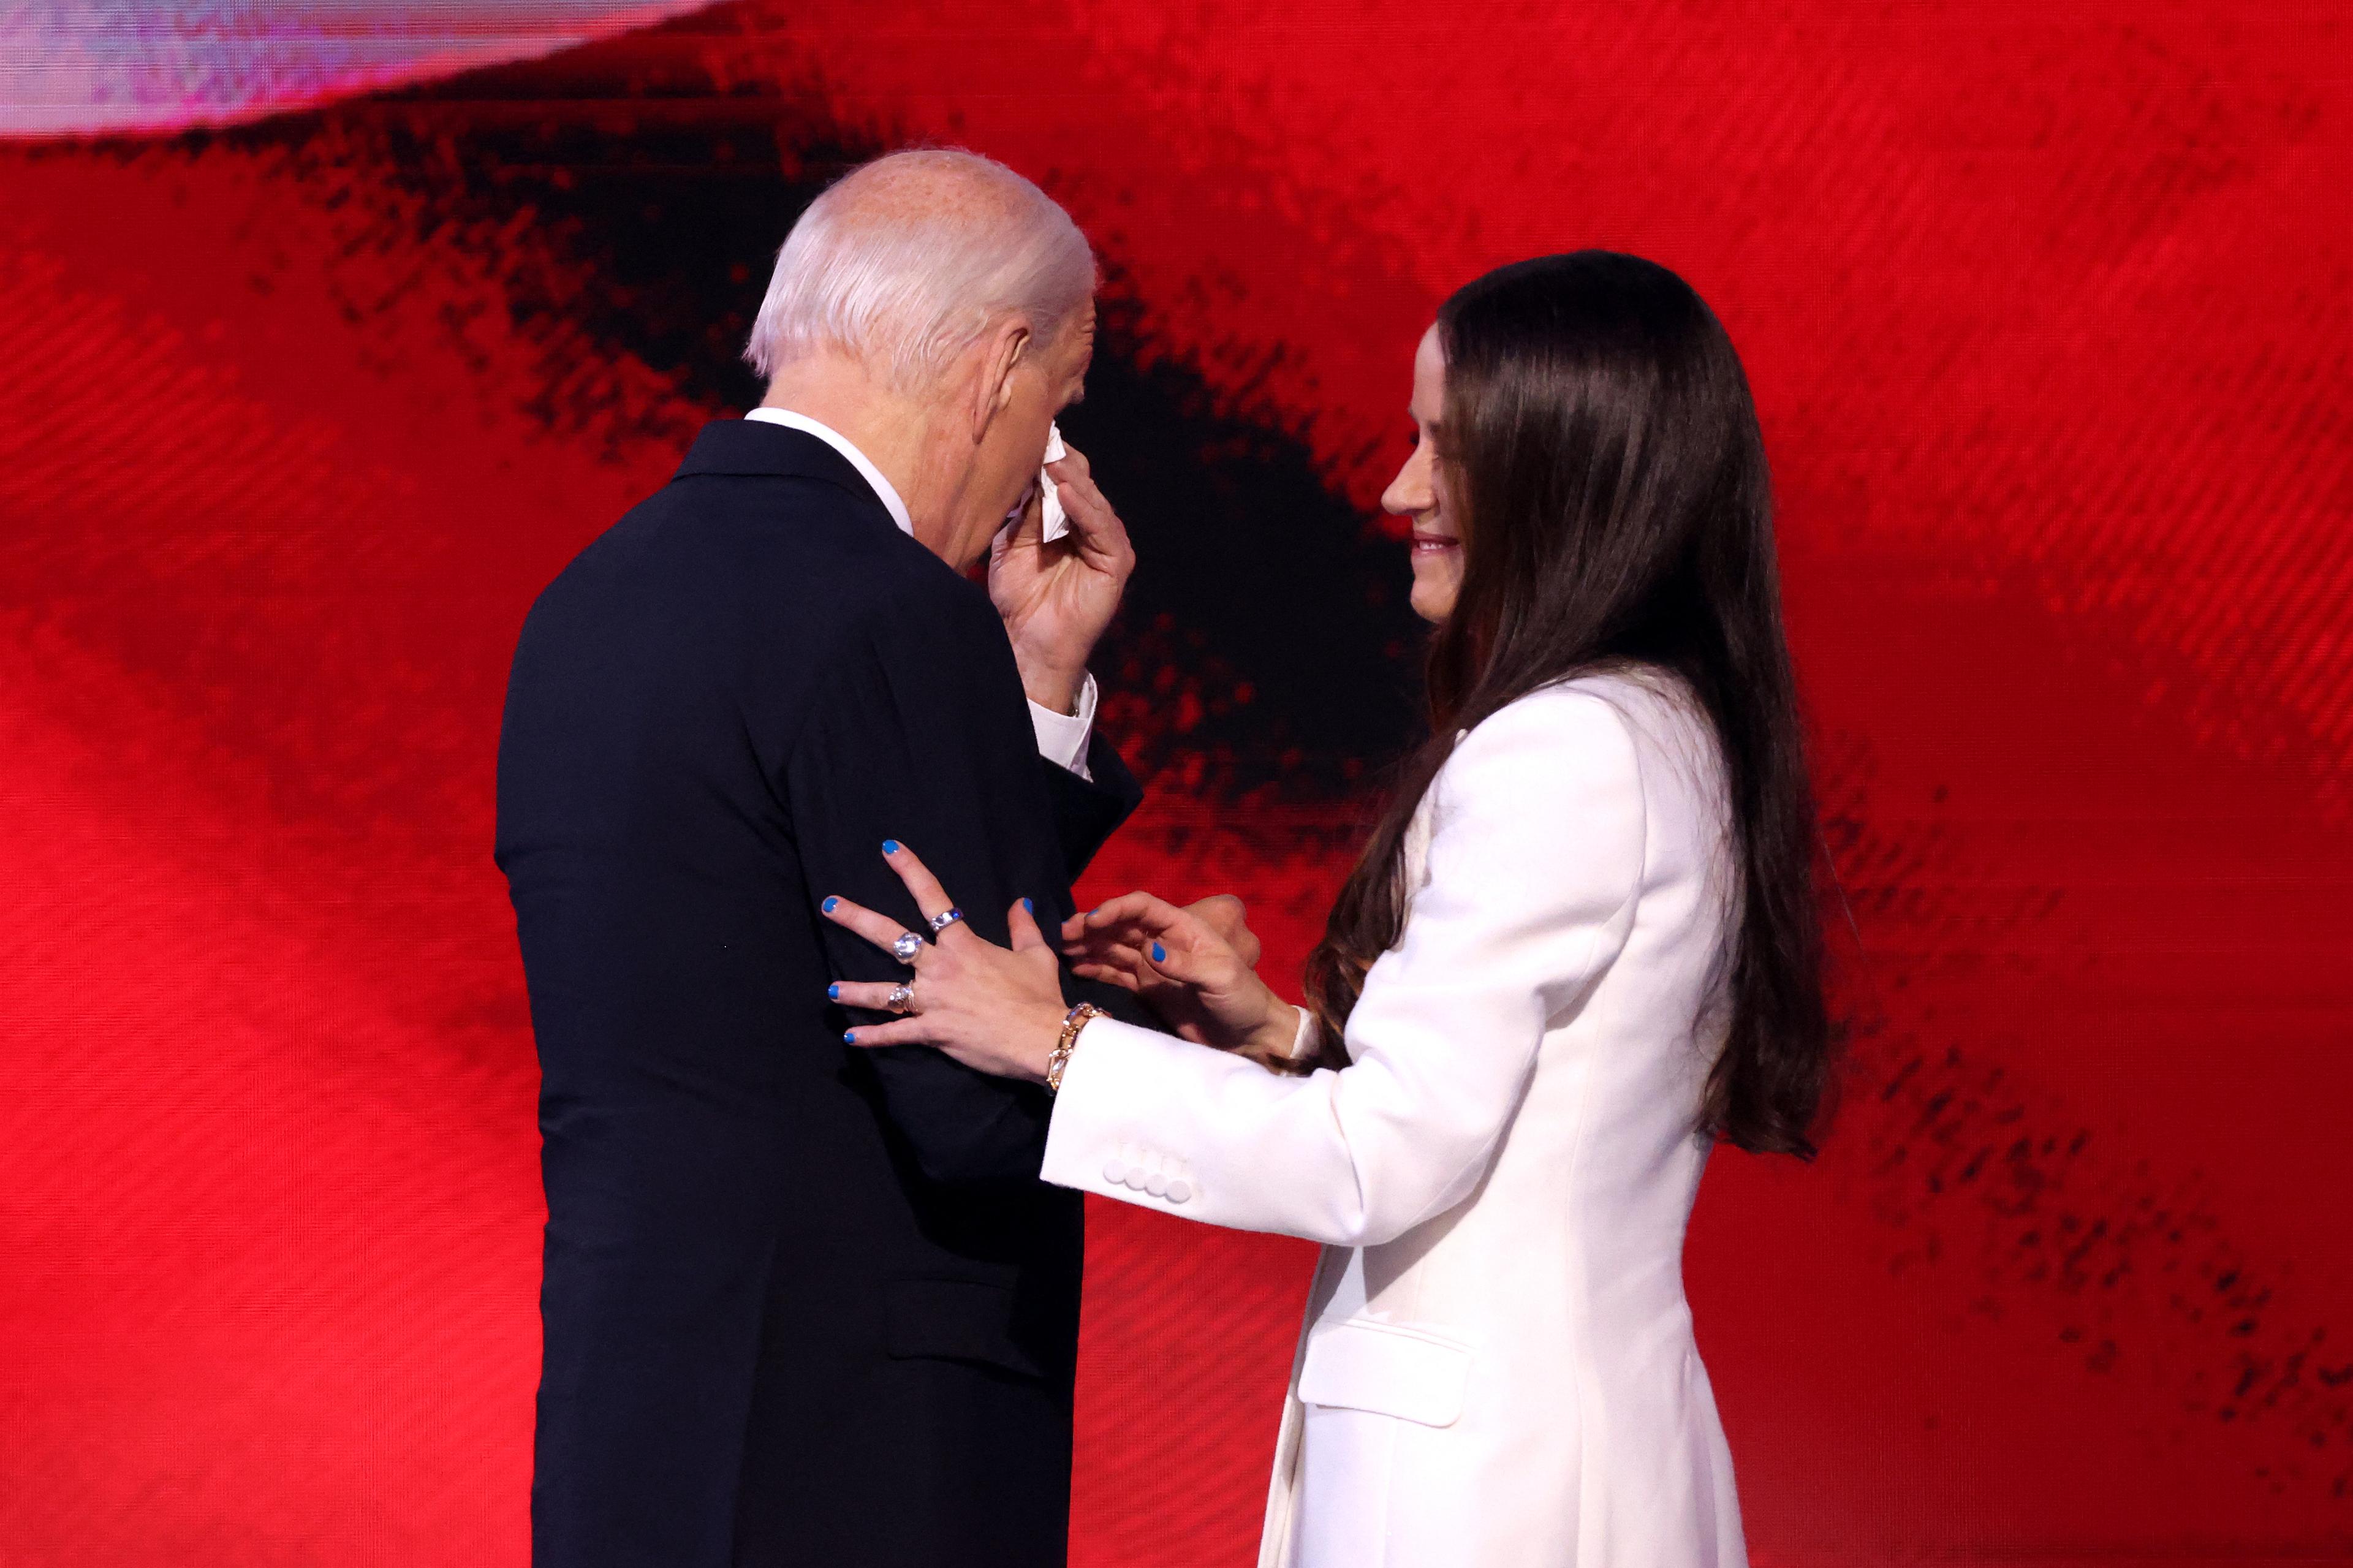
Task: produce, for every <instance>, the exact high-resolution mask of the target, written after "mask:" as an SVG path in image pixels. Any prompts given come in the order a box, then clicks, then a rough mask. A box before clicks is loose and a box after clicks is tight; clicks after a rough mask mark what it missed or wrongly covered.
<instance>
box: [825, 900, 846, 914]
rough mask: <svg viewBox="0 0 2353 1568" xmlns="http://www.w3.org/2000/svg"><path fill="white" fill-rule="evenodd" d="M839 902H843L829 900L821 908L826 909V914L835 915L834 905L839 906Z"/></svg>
mask: <svg viewBox="0 0 2353 1568" xmlns="http://www.w3.org/2000/svg"><path fill="white" fill-rule="evenodd" d="M839 902H841V900H839V899H828V900H826V901H825V903H824V904H823V906H821V907H822V908H823V909H824V910H825V912H826V913H827V914H831V913H833V906H834V905H836V904H838V903H839Z"/></svg>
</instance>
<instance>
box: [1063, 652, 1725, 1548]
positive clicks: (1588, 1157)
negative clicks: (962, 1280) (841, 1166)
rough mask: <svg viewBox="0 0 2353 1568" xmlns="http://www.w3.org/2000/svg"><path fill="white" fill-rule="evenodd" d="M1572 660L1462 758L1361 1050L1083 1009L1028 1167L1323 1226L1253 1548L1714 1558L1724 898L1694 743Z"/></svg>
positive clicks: (1166, 1202) (1652, 704)
mask: <svg viewBox="0 0 2353 1568" xmlns="http://www.w3.org/2000/svg"><path fill="white" fill-rule="evenodd" d="M1678 691H1679V688H1677V687H1675V686H1674V685H1673V684H1672V682H1670V681H1668V680H1667V679H1665V678H1663V677H1662V678H1656V679H1651V678H1641V679H1637V678H1633V677H1629V676H1623V675H1606V676H1594V677H1588V678H1584V679H1577V680H1574V681H1570V682H1567V683H1564V684H1562V685H1558V686H1555V687H1551V688H1548V689H1545V690H1543V691H1539V692H1536V693H1535V694H1533V695H1531V696H1529V697H1526V698H1524V699H1522V700H1519V701H1517V702H1514V703H1513V704H1511V705H1510V706H1509V707H1507V708H1505V709H1504V710H1502V711H1501V712H1498V713H1496V714H1495V715H1494V716H1493V717H1492V718H1490V719H1488V720H1487V721H1485V722H1484V723H1482V724H1481V725H1479V726H1478V728H1477V729H1475V730H1473V731H1471V732H1470V733H1469V735H1468V736H1467V737H1465V738H1464V739H1462V740H1461V742H1460V743H1459V744H1458V745H1457V746H1456V748H1455V752H1454V754H1453V756H1452V757H1451V758H1450V759H1449V761H1448V762H1447V763H1446V766H1445V767H1444V769H1443V770H1442V771H1441V772H1440V773H1439V775H1438V779H1437V782H1436V783H1435V784H1433V785H1432V786H1431V789H1430V793H1429V795H1428V796H1427V797H1426V799H1425V800H1424V802H1423V805H1422V809H1421V812H1420V814H1419V816H1418V817H1417V819H1416V823H1415V829H1416V831H1415V834H1414V837H1413V838H1412V839H1411V840H1409V859H1408V870H1409V877H1410V880H1409V887H1411V888H1412V889H1413V899H1412V904H1411V910H1410V914H1409V919H1408V921H1407V924H1406V929H1405V933H1404V936H1403V939H1402V940H1401V941H1400V942H1398V945H1397V947H1396V948H1395V949H1393V950H1392V951H1390V952H1388V953H1386V954H1384V955H1383V956H1382V957H1381V958H1380V960H1379V961H1378V962H1377V963H1375V964H1374V965H1373V968H1372V972H1371V973H1370V974H1369V975H1368V976H1367V977H1366V982H1365V987H1364V994H1363V996H1362V999H1361V1000H1360V1001H1359V1002H1358V1003H1357V1005H1356V1012H1355V1014H1354V1016H1352V1017H1351V1018H1350V1019H1349V1021H1348V1031H1347V1042H1346V1043H1347V1049H1348V1055H1349V1057H1350V1058H1351V1061H1352V1063H1353V1065H1352V1066H1350V1067H1349V1068H1347V1069H1346V1070H1345V1071H1340V1072H1331V1071H1320V1072H1317V1073H1315V1074H1314V1075H1313V1076H1312V1077H1308V1078H1282V1077H1277V1076H1276V1075H1274V1074H1272V1073H1270V1072H1267V1071H1266V1070H1265V1069H1263V1068H1260V1067H1258V1066H1257V1065H1256V1064H1254V1063H1251V1062H1249V1061H1245V1060H1241V1059H1238V1058H1232V1057H1229V1056H1225V1055H1221V1054H1219V1053H1218V1052H1215V1051H1211V1050H1207V1049H1203V1048H1202V1047H1197V1046H1193V1045H1188V1044H1187V1043H1186V1042H1184V1041H1182V1040H1179V1039H1176V1038H1175V1037H1172V1036H1168V1035H1163V1034H1156V1033H1154V1032H1153V1031H1151V1030H1147V1029H1139V1028H1135V1027H1133V1026H1128V1025H1124V1024H1121V1023H1118V1022H1116V1021H1113V1020H1111V1019H1098V1020H1096V1021H1095V1022H1094V1023H1092V1024H1091V1025H1089V1026H1088V1027H1087V1030H1086V1032H1085V1033H1084V1035H1082V1037H1081V1038H1080V1042H1079V1048H1078V1049H1077V1051H1076V1052H1074V1053H1073V1054H1072V1056H1071V1062H1070V1066H1069V1068H1068V1069H1067V1071H1066V1072H1065V1074H1064V1077H1063V1079H1062V1088H1061V1092H1060V1095H1059V1096H1058V1098H1057V1101H1056V1104H1055V1108H1054V1114H1053V1122H1052V1127H1051V1131H1050V1134H1049V1137H1048V1141H1047V1145H1046V1158H1045V1167H1044V1174H1045V1177H1046V1179H1047V1180H1048V1181H1050V1182H1054V1183H1057V1184H1061V1185H1063V1186H1070V1187H1080V1188H1083V1189H1085V1190H1087V1191H1089V1192H1094V1193H1100V1194H1103V1195H1104V1196H1106V1197H1113V1198H1118V1199H1120V1200H1122V1201H1124V1202H1127V1203H1134V1204H1141V1205H1144V1206H1145V1207H1148V1208H1156V1209H1160V1210H1162V1211H1164V1212H1166V1213H1169V1214H1175V1215H1181V1216H1182V1217H1184V1218H1187V1219H1198V1220H1203V1221H1206V1222H1208V1223H1209V1224H1211V1225H1222V1226H1234V1227H1236V1228H1239V1229H1243V1230H1264V1231H1274V1232H1279V1233H1281V1234H1282V1235H1286V1236H1299V1237H1308V1238H1310V1239H1312V1240H1316V1241H1321V1242H1323V1243H1324V1244H1325V1250H1324V1257H1323V1260H1322V1263H1321V1265H1320V1267H1319V1268H1318V1269H1317V1273H1316V1278H1315V1284H1314V1291H1313V1293H1312V1296H1311V1299H1310V1301H1309V1304H1308V1311H1307V1324H1306V1328H1305V1331H1304V1332H1303V1335H1302V1337H1301V1342H1300V1349H1299V1355H1298V1358H1297V1360H1296V1362H1295V1363H1294V1364H1293V1372H1292V1385H1291V1396H1290V1398H1289V1399H1288V1401H1286V1404H1285V1408H1284V1412H1283V1420H1282V1433H1281V1436H1280V1438H1279V1440H1278V1443H1277V1447H1276V1450H1275V1465H1274V1481H1273V1486H1272V1489H1271V1493H1270V1496H1269V1498H1268V1504H1267V1519H1266V1533H1265V1536H1264V1538H1263V1542H1262V1544H1261V1550H1260V1556H1259V1563H1260V1565H1261V1568H1568V1565H1571V1564H1574V1565H1575V1568H1739V1565H1740V1564H1743V1563H1745V1562H1746V1552H1745V1551H1744V1549H1743V1545H1742V1542H1741V1534H1740V1513H1739V1505H1738V1502H1737V1500H1736V1496H1735V1493H1734V1489H1733V1479H1732V1458H1731V1455H1730V1453H1729V1451H1728V1450H1727V1449H1726V1447H1725V1440H1724V1431H1723V1428H1722V1426H1720V1425H1719V1424H1718V1422H1717V1419H1716V1413H1715V1399H1714V1396H1713V1395H1712V1394H1711V1393H1710V1392H1709V1388H1708V1380H1707V1373H1706V1371H1705V1370H1704V1368H1703V1367H1702V1366H1701V1364H1700V1359H1699V1352H1698V1351H1697V1349H1696V1348H1695V1347H1694V1343H1693V1341H1692V1327H1691V1313H1690V1310H1689V1308H1688V1307H1687V1306H1686V1305H1685V1303H1684V1300H1683V1229H1684V1225H1685V1222H1686V1221H1687V1220H1688V1219H1689V1217H1690V1215H1691V1207H1692V1201H1693V1199H1694V1196H1695V1195H1696V1194H1697V1191H1698V1187H1699V1180H1700V1173H1701V1170H1702V1168H1703V1166H1704V1164H1705V1163H1706V1160H1707V1152H1708V1151H1707V1144H1706V1142H1705V1141H1704V1140H1703V1139H1701V1138H1700V1137H1699V1136H1697V1135H1696V1133H1695V1132H1694V1121H1695V1118H1696V1114H1697V1110H1698V1106H1699V1100H1700V1093H1701V1088H1702V1085H1703V1082H1704V1079H1705V1076H1706V1072H1707V1068H1708V1065H1709V1062H1710V1061H1711V1059H1712V1058H1713V1055H1714V1052H1715V1048H1716V1047H1717V1045H1718V1043H1719V1042H1720V1040H1721V1038H1722V1021H1721V1017H1720V1016H1719V1012H1720V1009H1719V1007H1718V1004H1719V1003H1720V1002H1721V1000H1722V994H1723V992H1722V985H1723V975H1722V971H1723V967H1724V961H1725V953H1726V952H1727V951H1728V949H1727V941H1728V934H1729V926H1730V920H1729V915H1730V911H1731V910H1732V908H1733V907H1734V905H1733V899H1732V898H1731V896H1730V895H1729V888H1728V884H1729V883H1730V880H1731V878H1732V875H1733V873H1732V872H1731V870H1730V868H1729V867H1730V862H1729V860H1728V858H1727V857H1726V855H1725V850H1724V846H1725V842H1726V836H1725V825H1726V821H1727V816H1726V811H1727V808H1726V805H1725V786H1724V783H1723V778H1722V772H1721V767H1720V764H1719V763H1718V761H1717V759H1716V751H1715V742H1714V740H1713V737H1712V735H1711V733H1710V731H1709V730H1708V728H1707V726H1706V724H1705V721H1704V719H1702V718H1701V717H1700V716H1699V714H1698V713H1697V711H1696V709H1695V707H1694V705H1693V704H1692V702H1691V700H1690V699H1689V698H1688V697H1687V696H1678V695H1677V692H1678Z"/></svg>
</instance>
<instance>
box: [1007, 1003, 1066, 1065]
mask: <svg viewBox="0 0 2353 1568" xmlns="http://www.w3.org/2000/svg"><path fill="white" fill-rule="evenodd" d="M1069 1016H1070V1015H1069V1013H1068V1012H1066V1011H1065V1010H1064V1009H1062V1008H1060V1007H1056V1008H1053V1009H1052V1010H1050V1011H1049V1010H1046V1009H1042V1008H1041V1009H1039V1012H1038V1014H1037V1016H1035V1017H1034V1018H1029V1019H1025V1020H1024V1021H1023V1023H1022V1026H1021V1057H1020V1060H1019V1062H1018V1064H1017V1065H1018V1067H1019V1068H1020V1070H1021V1077H1022V1079H1024V1080H1025V1081H1027V1082H1029V1083H1044V1082H1045V1081H1046V1071H1047V1068H1049V1067H1050V1065H1051V1064H1052V1061H1053V1057H1054V1047H1055V1046H1056V1045H1057V1044H1058V1043H1059V1042H1060V1039H1061V1037H1062V1026H1063V1024H1064V1022H1065V1021H1066V1020H1067V1019H1068V1018H1069Z"/></svg>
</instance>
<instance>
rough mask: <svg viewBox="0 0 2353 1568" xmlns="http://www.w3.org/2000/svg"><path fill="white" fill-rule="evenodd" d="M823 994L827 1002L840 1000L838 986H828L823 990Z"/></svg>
mask: <svg viewBox="0 0 2353 1568" xmlns="http://www.w3.org/2000/svg"><path fill="white" fill-rule="evenodd" d="M825 994H826V998H827V1000H828V1001H833V1002H839V1001H840V1000H841V987H840V986H839V985H828V986H827V987H826V988H825Z"/></svg>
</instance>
